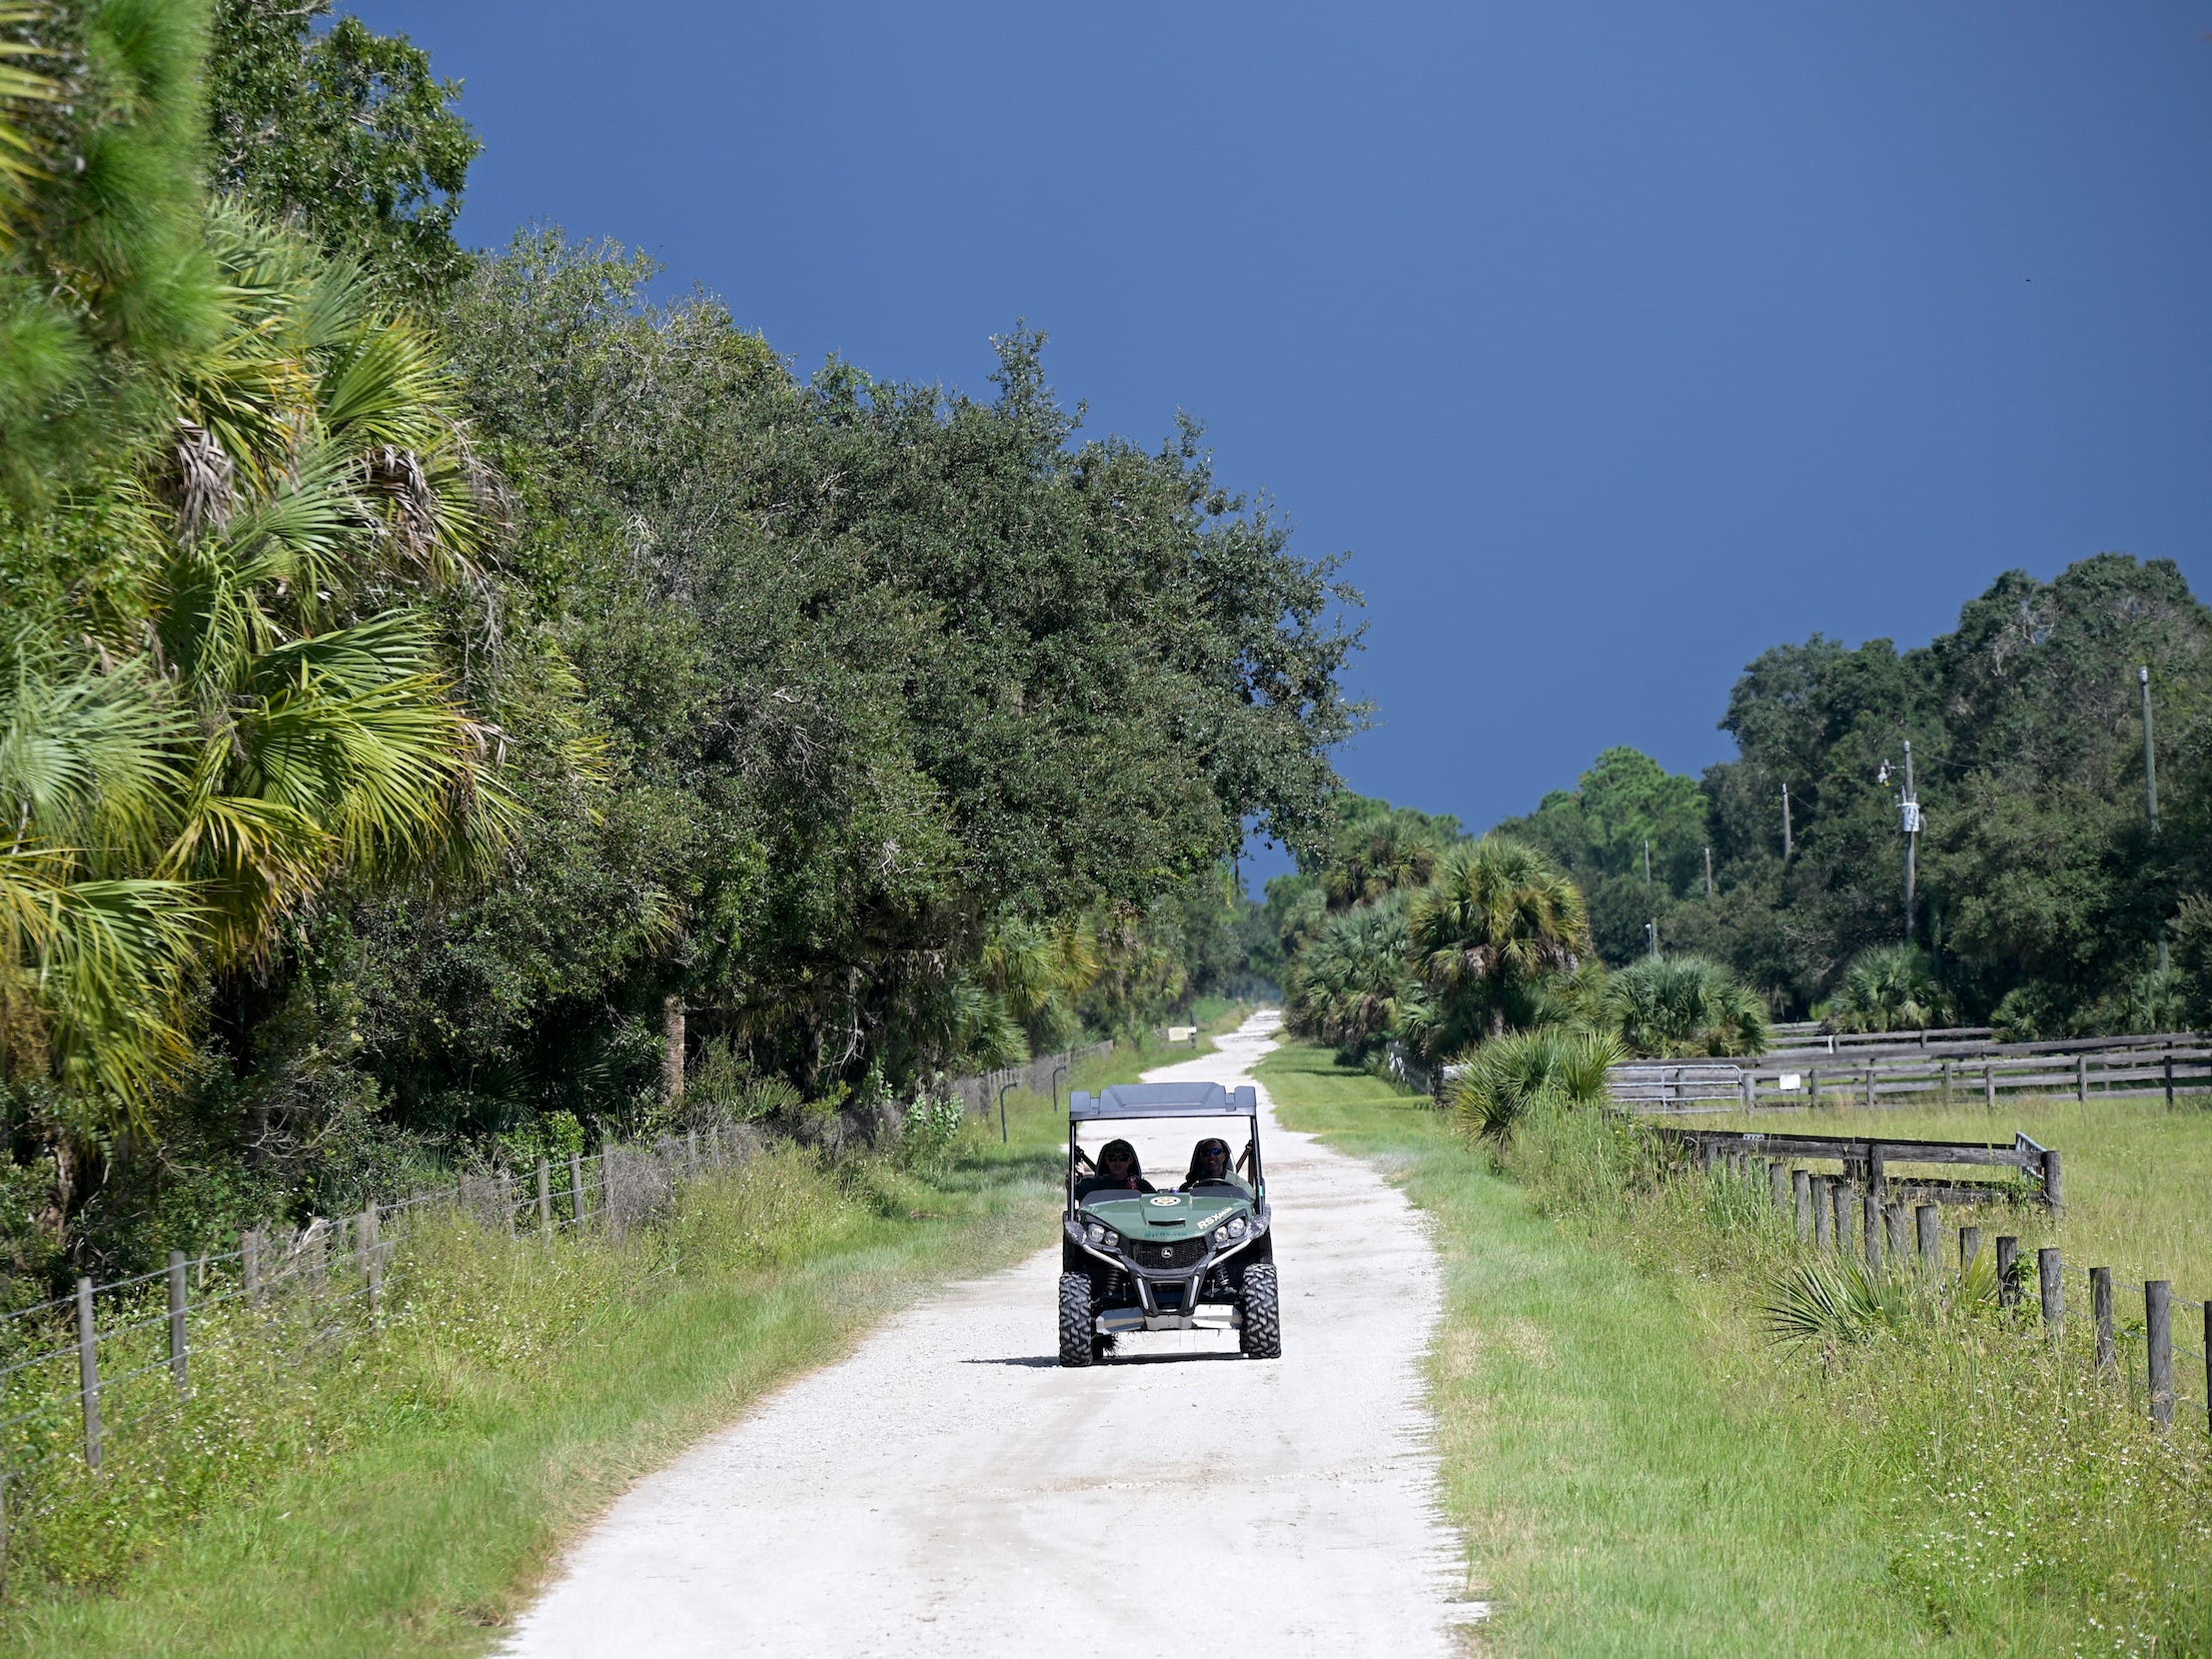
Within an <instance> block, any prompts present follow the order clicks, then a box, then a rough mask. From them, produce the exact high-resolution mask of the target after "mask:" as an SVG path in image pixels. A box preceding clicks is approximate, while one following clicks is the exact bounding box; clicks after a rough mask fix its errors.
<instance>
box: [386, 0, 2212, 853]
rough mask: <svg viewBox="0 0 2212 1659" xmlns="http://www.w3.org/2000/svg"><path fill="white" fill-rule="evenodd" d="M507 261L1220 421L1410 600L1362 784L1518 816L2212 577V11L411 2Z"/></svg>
mask: <svg viewBox="0 0 2212 1659" xmlns="http://www.w3.org/2000/svg"><path fill="white" fill-rule="evenodd" d="M353 9H355V10H358V11H359V12H360V14H361V15H362V16H363V17H364V18H365V19H367V20H368V21H369V22H370V23H371V24H373V25H374V26H376V27H378V28H380V29H403V30H405V31H407V32H408V33H410V34H412V35H413V36H414V37H415V38H416V39H417V40H418V41H420V42H421V43H423V44H424V45H426V46H428V47H429V48H430V49H431V51H432V53H433V57H434V60H435V61H436V63H437V64H438V66H439V68H440V70H441V71H442V72H443V73H445V74H448V75H456V76H460V77H462V78H463V79H464V80H465V81H466V82H467V91H466V94H465V96H464V99H463V108H464V109H465V111H466V112H467V113H468V115H469V117H470V119H471V120H473V121H474V122H475V123H476V125H477V127H478V128H479V130H480V131H481V132H482V134H483V136H484V139H485V141H486V145H487V149H486V154H485V156H484V158H483V160H482V161H480V162H479V164H478V166H477V169H476V172H475V175H474V178H473V182H472V185H471V190H470V195H469V206H468V211H467V214H466V216H465V218H464V220H463V226H462V229H463V234H464V236H465V238H466V239H467V240H469V241H471V242H473V243H478V244H492V243H500V242H504V241H505V240H506V239H507V238H508V236H509V235H510V234H511V233H512V232H513V231H514V229H515V228H516V227H518V226H519V225H522V224H524V223H527V222H530V221H532V220H538V219H547V220H553V221H557V222H559V223H561V224H563V225H565V226H566V227H567V228H568V229H569V230H571V231H573V232H576V233H579V234H584V235H590V236H602V235H603V236H611V237H615V238H619V239H621V240H623V241H625V242H628V243H631V244H635V245H638V246H641V247H643V248H645V249H647V250H648V251H650V252H651V253H653V254H654V255H656V256H657V257H658V258H659V259H661V260H662V261H663V262H664V263H665V264H666V265H667V267H668V279H667V280H668V281H669V282H670V283H672V284H675V285H678V286H685V287H687V286H690V285H692V284H699V285H703V286H705V287H708V288H711V289H713V290H715V291H717V292H718V293H720V294H721V295H722V296H723V297H724V298H725V299H726V300H727V301H728V302H729V304H730V305H731V307H732V309H733V310H734V312H735V314H736V316H737V317H738V319H739V320H740V321H741V322H743V323H744V324H746V325H747V326H750V327H757V328H759V329H760V330H762V331H763V332H764V333H765V334H766V335H767V337H768V338H769V339H770V341H772V342H773V343H774V344H775V346H776V347H777V348H778V349H779V350H781V351H782V352H784V353H785V354H787V355H788V356H790V357H791V358H792V359H794V360H795V362H796V363H797V365H798V366H799V368H800V369H801V370H802V371H807V370H811V369H812V368H813V367H814V366H815V365H817V364H818V363H819V362H820V361H821V359H822V358H823V357H824V356H826V355H827V354H829V353H832V352H835V353H838V354H841V355H843V356H845V357H847V358H850V359H852V360H854V361H856V362H858V363H860V364H862V365H864V366H866V367H867V368H869V369H870V370H872V371H873V372H875V373H877V374H879V375H885V376H893V377H900V378H912V379H922V380H941V381H945V382H948V383H950V384H954V385H958V386H961V387H964V388H967V389H970V390H974V391H983V390H986V387H985V379H986V376H987V375H988V373H989V370H990V365H991V357H990V348H989V344H988V342H989V337H990V336H991V335H992V334H993V333H995V332H999V331H1002V330H1004V329H1005V328H1006V327H1008V326H1009V325H1010V324H1012V323H1013V322H1014V321H1015V320H1016V319H1017V318H1027V319H1029V320H1030V321H1031V322H1032V323H1034V324H1036V325H1037V326H1039V327H1042V328H1044V329H1045V330H1047V331H1048V332H1049V333H1050V334H1051V336H1052V345H1051V348H1050V350H1049V355H1048V366H1049V368H1050V370H1051V373H1052V378H1053V380H1054V382H1055V384H1056V385H1057V386H1058V387H1059V388H1060V390H1061V392H1062V393H1063V394H1064V395H1065V396H1066V397H1068V398H1069V399H1070V400H1071V401H1072V400H1074V399H1077V398H1080V399H1084V400H1087V401H1088V403H1089V405H1090V411H1091V413H1090V420H1089V426H1090V428H1091V429H1092V430H1093V431H1100V432H1103V431H1114V432H1121V433H1126V434H1128V435H1131V436H1133V437H1137V438H1141V439H1146V440H1153V439H1157V438H1159V437H1161V436H1164V435H1165V434H1166V432H1167V431H1168V430H1169V427H1170V424H1171V422H1172V420H1173V418H1174V415H1175V412H1176V411H1177V410H1178V409H1185V410H1189V411H1190V412H1192V413H1193V414H1196V415H1198V416H1199V417H1201V418H1202V419H1204V420H1205V421H1206V422H1207V423H1208V425H1209V428H1210V432H1211V440H1212V443H1213V445H1214V449H1215V452H1216V456H1217V458H1218V462H1219V466H1220V470H1221V472H1222V474H1223V476H1224V478H1225V479H1226V480H1227V481H1229V482H1231V483H1233V484H1236V485H1239V486H1241V487H1245V488H1249V489H1252V490H1260V491H1266V492H1268V493H1270V494H1272V495H1273V496H1274V497H1275V498H1276V499H1277V501H1278V502H1279V503H1280V505H1281V507H1282V509H1283V510H1284V511H1285V512H1286V513H1287V514H1288V515H1289V517H1290V518H1291V520H1292V521H1293V523H1294V524H1295V525H1296V526H1297V530H1298V538H1297V545H1298V546H1299V547H1300V548H1301V549H1302V550H1303V551H1305V552H1307V553H1309V554H1322V553H1327V552H1334V551H1339V550H1350V551H1351V552H1352V554H1353V560H1352V564H1351V568H1350V572H1351V578H1352V580H1353V581H1354V582H1356V583H1357V584H1358V585H1359V586H1360V587H1361V588H1363V589H1364V590H1365V591H1366V594H1367V597H1368V602H1369V612H1368V617H1369V623H1370V627H1369V634H1368V650H1367V651H1366V653H1365V654H1364V655H1363V656H1362V658H1361V659H1360V661H1359V662H1358V664H1357V666H1356V667H1355V670H1354V674H1353V681H1354V685H1355V687H1356V689H1357V690H1358V691H1359V692H1360V693H1361V694H1363V695H1365V696H1368V697H1371V698H1373V699H1374V700H1375V701H1376V702H1377V703H1378V704H1379V705H1380V722H1379V724H1378V725H1377V727H1376V728H1375V730H1374V731H1373V732H1371V733H1370V734H1368V735H1367V736H1365V737H1363V738H1362V739H1361V740H1360V741H1359V742H1358V743H1357V744H1356V745H1355V746H1354V747H1353V748H1352V749H1351V750H1350V751H1349V752H1348V753H1347V754H1346V755H1345V757H1344V758H1343V771H1344V773H1345V776H1346V778H1347V779H1348V780H1349V782H1350V783H1351V784H1352V785H1353V787H1354V788H1356V789H1359V790H1361V791H1363V792H1366V793H1369V794H1378V795H1384V796H1388V797H1390V798H1391V799H1393V800H1397V801H1402V802H1405V803H1407V804H1409V805H1416V806H1421V807H1425V808H1427V809H1429V810H1430V811H1438V812H1454V813H1457V814H1459V815H1460V816H1461V818H1462V819H1463V820H1465V821H1466V822H1467V823H1468V824H1469V825H1470V826H1471V827H1475V828H1481V827H1485V826H1487V825H1489V824H1490V823H1492V822H1495V821H1496V820H1497V819H1498V818H1500V817H1502V816H1505V815H1507V814H1510V813H1516V812H1522V811H1526V810H1527V809H1529V808H1531V807H1533V806H1534V805H1535V803H1536V801H1537V799H1538V798H1539V797H1540V796H1541V795H1542V794H1543V793H1544V792H1545V791H1546V790H1548V789H1551V788H1556V787H1559V786H1562V785H1566V784H1570V783H1572V781H1573V779H1574V777H1575V775H1576V774H1577V773H1578V772H1579V771H1580V770H1581V769H1582V768H1584V767H1585V766H1587V765H1588V764H1589V762H1590V760H1591V758H1592V757H1593V756H1594V755H1596V753H1597V752H1598V751H1599V750H1600V749H1602V748H1604V747H1606V746H1608V745H1610V744H1616V743H1628V744H1634V745H1636V746H1638V747H1639V748H1642V749H1644V750H1647V751H1649V752H1650V753H1652V754H1653V755H1656V756H1658V757H1659V759H1660V760H1661V761H1663V762H1664V763H1665V764H1666V765H1667V766H1669V767H1672V768H1675V769H1677V770H1694V769H1696V768H1699V767H1702V766H1703V765H1705V764H1707V763H1709V762H1711V761H1714V760H1717V759H1721V758H1723V757H1725V756H1726V755H1727V754H1728V753H1729V752H1730V746H1729V743H1728V740H1727V738H1726V737H1725V735H1723V734H1721V733H1719V732H1718V731H1716V730H1715V728H1714V724H1713V723H1714V722H1715V721H1716V720H1717V719H1718V718H1719V715H1720V712H1721V709H1722V706H1723V704H1724V702H1725V699H1726V696H1727V692H1728V688H1729V686H1730V685H1731V684H1732V683H1733V681H1734V679H1735V677H1736V675H1737V673H1738V672H1739V670H1740V669H1741V667H1742V665H1743V664H1744V663H1745V662H1747V661H1748V660H1749V659H1750V658H1751V657H1752V656H1753V655H1755V654H1756V653H1757V652H1759V651H1761V650H1763V649H1764V648H1765V647H1767V646H1769V645H1772V644H1775V643H1778V642H1780V641H1783V640H1791V639H1801V638H1803V637H1804V636H1805V635H1807V634H1809V633H1811V632H1813V631H1814V630H1819V631H1822V632H1825V633H1827V634H1830V635H1832V636H1837V637H1840V638H1843V639H1845V640H1848V641H1851V642H1854V643H1855V642H1857V641H1859V640H1861V639H1865V638H1869V637H1874V636H1889V637H1892V638H1894V639H1896V640H1897V641H1898V642H1899V643H1900V644H1907V645H1909V644H1916V643H1919V642H1922V641H1925V640H1926V639H1928V638H1929V637H1930V636H1931V635H1933V634H1935V633H1938V632H1941V631H1942V630H1943V629H1945V628H1946V627H1947V626H1948V625H1949V624H1950V623H1951V622H1952V621H1953V620H1954V619H1955V618H1956V615H1957V612H1958V608H1959V606H1960V604H1961V603H1962V602H1963V601H1965V600H1966V599H1968V598H1969V597H1971V596H1972V595H1973V594H1975V593H1978V592H1979V591H1980V590H1981V589H1982V588H1983V587H1985V586H1986V585H1987V584H1988V582H1989V581H1990V579H1992V578H1993V577H1995V576H1996V575H1997V573H1998V572H2000V571H2002V570H2005V569H2008V568H2013V567H2020V568H2024V569H2026V570H2029V571H2031V572H2034V573H2036V574H2037V575H2039V576H2045V577H2047V576H2050V575H2052V574H2054V573H2056V572H2057V571H2058V570H2059V569H2060V568H2062V567H2063V566H2064V565H2066V564H2067V563H2069V562H2071V561H2072V560H2075V559H2078V558H2082V557H2085V556H2086V555H2088V554H2091V553H2095V552H2097V551H2099V550H2102V549H2113V548H2116V549H2121V550H2125V551H2127V552H2131V553H2135V554H2138V555H2140V556H2143V557H2146V558H2151V557H2164V558H2171V559H2174V560H2176V561H2178V562H2179V564H2180V565H2181V567H2182V569H2183V570H2184V571H2185V572H2186V573H2188V575H2189V577H2190V579H2191V581H2192V583H2193V584H2194V585H2195V586H2197V587H2198V588H2199V590H2200V592H2201V591H2202V590H2204V589H2205V588H2206V587H2208V586H2212V555H2208V553H2207V541H2206V537H2207V526H2208V524H2212V397H2208V396H2207V392H2208V390H2212V388H2208V384H2207V381H2208V368H2212V185H2208V182H2207V181H2208V179H2212V172H2208V164H2212V39H2208V38H2207V37H2208V34H2212V0H2194V3H2188V4H2183V3H2175V0H2128V3H2127V4H2122V5H2095V6H2084V5H2081V4H2078V3H2077V0H2007V3H2005V4H2001V5H2000V4H1995V3H1974V0H1960V3H1957V4H1950V5H1942V6H1928V5H1925V4H1918V3H1911V4H1908V3H1892V0H1858V3H1856V4H1853V5H1849V6H1829V7H1819V8H1815V7H1810V6H1791V7H1777V6H1773V5H1771V4H1753V3H1733V0H1707V3H1704V4H1699V5H1695V6H1684V7H1656V6H1651V5H1649V4H1630V3H1627V0H1622V3H1604V4H1601V3H1596V0H1545V3H1543V4H1516V5H1510V6H1509V5H1498V4H1488V5H1473V4H1466V3H1461V4H1454V5H1392V4H1368V5H1362V6H1350V5H1343V4H1338V5H1330V6H1320V5H1301V4H1293V3H1276V4H1268V5H1257V4H1238V3H1218V0H1217V3H1212V4H1205V5H1195V6H1194V5H1190V4H1182V5H1174V6H1169V5H1161V4H1153V3H1136V4H1124V5H1122V6H1119V7H1115V8H1103V7H1069V6H1057V5H1045V4H1032V5H1027V6H1013V5H996V4H992V5H985V4H972V5H971V4H957V3H955V4H946V5H939V6H930V7H921V6H913V5H891V4H867V5H859V4H836V3H829V4H808V5H802V6H789V5H786V6H774V7H769V6H744V5H724V4H704V3H700V0H628V3H627V4H625V5H623V6H621V7H619V8H614V9H611V10H610V9H608V8H606V7H604V6H599V5H590V6H586V5H583V4H581V3H579V0H529V3H527V4H526V3H523V0H437V3H435V4H433V3H430V0H358V3H357V4H356V5H355V6H354V7H353Z"/></svg>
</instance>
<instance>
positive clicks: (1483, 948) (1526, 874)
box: [1406, 835, 1590, 1034]
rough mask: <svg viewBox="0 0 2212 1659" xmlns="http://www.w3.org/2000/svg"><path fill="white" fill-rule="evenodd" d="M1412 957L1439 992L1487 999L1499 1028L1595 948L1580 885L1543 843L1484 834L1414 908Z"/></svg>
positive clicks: (1441, 868) (1446, 860) (1483, 1005)
mask: <svg viewBox="0 0 2212 1659" xmlns="http://www.w3.org/2000/svg"><path fill="white" fill-rule="evenodd" d="M1406 931H1407V936H1408V944H1409V949H1410V953H1411V956H1412V959H1413V963H1414V966H1415V968H1416V969H1417V971H1419V973H1420V974H1421V976H1422V978H1423V979H1424V980H1426V981H1427V982H1428V984H1429V986H1430V988H1431V989H1432V991H1433V992H1435V993H1436V994H1437V995H1438V996H1439V997H1440V998H1442V999H1446V1000H1449V1001H1452V1002H1455V1003H1459V1004H1462V1005H1463V1006H1474V1007H1479V1009H1480V1011H1481V1012H1482V1013H1483V1014H1484V1015H1485V1016H1487V1020H1488V1023H1489V1027H1490V1030H1491V1031H1492V1033H1493V1034H1495V1033H1497V1032H1499V1031H1502V1030H1504V1029H1505V1028H1506V1022H1507V1019H1508V1014H1509V1010H1510V1008H1511V1006H1512V1005H1513V1004H1514V1003H1515V1001H1516V1000H1522V999H1526V997H1527V995H1528V994H1529V992H1530V989H1531V987H1533V986H1534V985H1535V984H1536V983H1537V982H1538V981H1540V980H1541V979H1542V978H1543V977H1544V976H1545V975H1547V974H1551V973H1558V972H1563V971H1571V970H1572V969H1573V968H1574V967H1575V965H1576V964H1577V963H1578V962H1579V961H1580V960H1581V959H1582V957H1583V956H1584V955H1585V954H1587V953H1588V952H1589V950H1590V919H1589V911H1588V909H1587V907H1586V905H1585V904H1584V900H1583V891H1582V888H1580V887H1579V886H1577V885H1576V884H1575V882H1574V881H1573V880H1572V879H1570V878H1569V877H1568V875H1567V874H1566V873H1565V872H1564V871H1562V870H1561V869H1560V868H1559V867H1558V866H1557V865H1556V864H1554V863H1553V862H1552V860H1551V859H1550V858H1548V857H1546V856H1545V855H1544V854H1543V853H1542V852H1540V851H1538V850H1537V849H1536V848H1535V847H1533V846H1529V845H1527V844H1525V843H1523V842H1521V841H1517V840H1512V839H1510V838H1508V837H1506V836H1503V835H1485V836H1484V837H1483V838H1482V839H1481V840H1477V841H1469V842H1467V843H1465V844H1463V845H1459V846H1454V847H1452V848H1450V849H1449V850H1448V851H1446V853H1445V854H1444V856H1443V857H1442V858H1441V859H1440V860H1439V861H1438V864H1437V873H1436V879H1435V880H1433V881H1432V882H1430V884H1429V885H1428V886H1427V887H1425V888H1423V889H1422V890H1421V891H1420V892H1418V893H1416V894H1415V895H1414V897H1413V899H1412V901H1411V902H1410V903H1409V905H1408V906H1407V912H1406Z"/></svg>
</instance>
